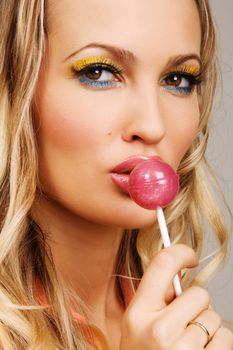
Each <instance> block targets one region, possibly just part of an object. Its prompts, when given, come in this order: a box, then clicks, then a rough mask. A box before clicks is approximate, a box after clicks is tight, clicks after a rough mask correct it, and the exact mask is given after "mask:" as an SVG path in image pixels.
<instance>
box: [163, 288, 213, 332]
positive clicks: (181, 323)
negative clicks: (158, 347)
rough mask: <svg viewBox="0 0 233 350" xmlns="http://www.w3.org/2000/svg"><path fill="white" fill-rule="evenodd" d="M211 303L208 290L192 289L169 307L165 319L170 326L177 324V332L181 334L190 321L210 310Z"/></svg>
mask: <svg viewBox="0 0 233 350" xmlns="http://www.w3.org/2000/svg"><path fill="white" fill-rule="evenodd" d="M209 302H210V296H209V293H208V292H207V290H206V289H204V288H201V287H197V286H195V287H190V288H188V289H186V290H185V291H184V292H183V293H182V294H181V295H180V296H179V297H178V298H176V299H175V300H173V302H172V303H171V304H169V305H168V306H167V308H166V310H164V317H166V320H167V322H169V324H170V325H172V324H174V322H175V324H176V330H177V331H179V332H181V331H182V330H183V329H184V328H186V327H187V325H188V323H189V322H190V320H193V319H195V318H196V317H198V315H199V314H200V313H201V312H203V310H206V309H208V308H209ZM174 315H175V316H174ZM174 317H175V319H174Z"/></svg>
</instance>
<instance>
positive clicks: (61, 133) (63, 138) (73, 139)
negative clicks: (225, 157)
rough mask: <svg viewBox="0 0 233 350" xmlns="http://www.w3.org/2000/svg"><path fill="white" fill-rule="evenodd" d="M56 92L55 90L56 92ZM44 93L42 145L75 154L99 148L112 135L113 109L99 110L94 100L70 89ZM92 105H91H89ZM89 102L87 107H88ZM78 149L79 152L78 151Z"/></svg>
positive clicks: (42, 99) (39, 120)
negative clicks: (110, 111)
mask: <svg viewBox="0 0 233 350" xmlns="http://www.w3.org/2000/svg"><path fill="white" fill-rule="evenodd" d="M54 90H55V89H54ZM55 91H56V93H54V92H53V91H47V92H45V93H44V94H43V95H42V96H41V98H40V100H39V103H38V105H39V113H38V115H39V116H38V121H37V123H39V133H38V137H39V142H40V144H41V146H43V147H44V146H45V145H50V146H53V147H55V146H56V147H57V148H58V149H59V150H60V151H62V152H66V151H69V152H71V151H75V152H77V150H78V149H80V148H81V149H82V148H84V147H90V146H91V145H96V144H99V143H100V142H101V141H102V142H103V139H104V137H105V135H107V134H108V133H109V132H110V131H111V127H112V125H111V120H110V118H109V115H110V113H109V111H108V109H110V107H108V104H107V103H106V101H105V103H103V104H102V106H104V109H102V110H100V109H98V108H97V105H96V103H93V101H92V100H91V98H90V99H89V100H88V99H87V98H86V96H82V95H79V97H78V98H77V94H75V93H74V92H73V91H69V89H66V90H62V91H61V92H60V93H59V91H57V90H55ZM88 101H89V102H88ZM87 102H88V103H87ZM77 147H78V149H77Z"/></svg>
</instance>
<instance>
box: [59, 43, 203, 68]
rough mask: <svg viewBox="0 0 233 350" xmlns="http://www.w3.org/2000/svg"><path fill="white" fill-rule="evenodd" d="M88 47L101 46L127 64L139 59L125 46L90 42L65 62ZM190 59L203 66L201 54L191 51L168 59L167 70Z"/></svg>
mask: <svg viewBox="0 0 233 350" xmlns="http://www.w3.org/2000/svg"><path fill="white" fill-rule="evenodd" d="M88 48H100V49H104V50H106V51H108V52H109V53H110V54H111V55H112V56H113V57H115V58H116V59H118V60H120V61H123V62H124V61H125V62H127V64H132V63H136V62H137V61H138V58H137V57H136V56H135V55H134V53H133V52H131V51H128V50H125V49H123V48H120V47H117V46H112V45H106V44H101V43H90V44H88V45H86V46H83V47H82V48H81V49H79V50H77V51H75V52H73V53H72V54H70V55H69V56H68V57H66V58H65V59H64V61H63V62H65V61H67V60H68V59H70V58H71V57H73V56H75V55H77V54H78V53H79V52H81V51H83V50H85V49H88ZM189 60H196V61H197V62H198V63H199V65H200V67H201V66H202V63H201V59H200V56H199V55H197V54H195V53H189V54H185V55H177V56H172V57H170V58H169V59H168V61H167V63H166V66H165V70H166V69H169V68H170V67H175V66H179V65H181V64H182V63H184V62H186V61H189Z"/></svg>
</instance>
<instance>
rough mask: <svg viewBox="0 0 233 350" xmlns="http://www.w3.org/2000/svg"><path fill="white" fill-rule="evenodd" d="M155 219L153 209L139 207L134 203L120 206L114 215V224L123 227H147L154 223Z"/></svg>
mask: <svg viewBox="0 0 233 350" xmlns="http://www.w3.org/2000/svg"><path fill="white" fill-rule="evenodd" d="M156 220H157V218H156V212H155V210H148V209H144V208H141V207H140V206H138V205H137V204H135V203H133V205H132V206H129V207H122V208H121V210H120V211H118V215H116V214H115V217H114V223H115V224H116V226H119V227H122V228H125V229H136V228H137V229H140V228H148V227H151V226H152V225H154V224H155V222H156Z"/></svg>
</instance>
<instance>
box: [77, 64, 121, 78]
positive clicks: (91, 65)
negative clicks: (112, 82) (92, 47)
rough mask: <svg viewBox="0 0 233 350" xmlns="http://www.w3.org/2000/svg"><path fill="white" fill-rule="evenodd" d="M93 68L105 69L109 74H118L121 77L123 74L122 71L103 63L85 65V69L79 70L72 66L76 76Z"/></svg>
mask: <svg viewBox="0 0 233 350" xmlns="http://www.w3.org/2000/svg"><path fill="white" fill-rule="evenodd" d="M94 68H101V69H106V70H108V71H109V72H111V73H114V74H119V75H122V73H123V69H120V68H118V67H116V66H114V65H112V64H105V63H98V62H96V63H92V64H87V65H86V66H85V67H83V68H82V69H80V70H77V69H76V68H75V67H74V66H73V70H74V71H75V73H76V74H80V75H81V74H85V73H87V72H88V71H89V69H94Z"/></svg>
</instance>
